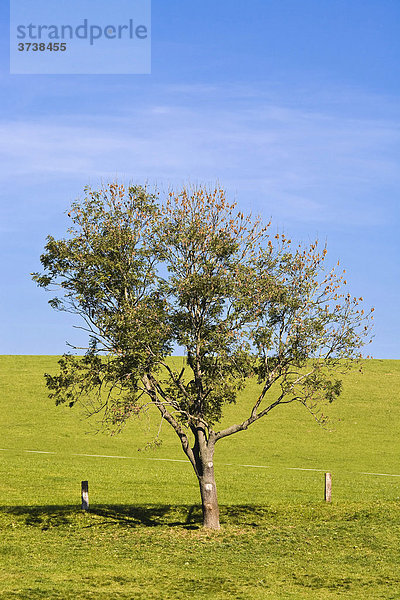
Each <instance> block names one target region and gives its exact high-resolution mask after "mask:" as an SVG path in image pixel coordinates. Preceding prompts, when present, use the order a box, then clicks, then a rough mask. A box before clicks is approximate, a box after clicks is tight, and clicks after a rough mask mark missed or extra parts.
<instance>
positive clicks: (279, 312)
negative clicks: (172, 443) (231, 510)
mask: <svg viewBox="0 0 400 600" xmlns="http://www.w3.org/2000/svg"><path fill="white" fill-rule="evenodd" d="M68 215H69V217H70V218H71V222H72V225H71V228H70V229H69V230H68V236H67V237H66V238H65V239H60V240H56V239H54V238H53V237H48V239H47V244H46V247H45V251H44V253H43V254H42V256H41V262H42V265H43V273H41V274H39V273H35V274H34V276H33V277H34V280H35V281H36V282H37V283H38V285H39V286H42V287H45V288H49V289H57V290H58V293H57V295H56V296H55V297H54V298H52V299H51V300H50V304H51V305H52V306H53V307H54V308H56V309H58V310H66V311H70V312H72V313H76V314H78V315H79V316H80V317H81V318H82V319H83V325H82V327H83V329H84V330H85V331H87V332H88V334H89V343H88V347H87V349H86V353H85V355H84V356H83V357H82V356H76V355H73V354H66V355H64V356H63V358H62V359H61V360H60V371H59V373H58V374H57V375H49V374H47V375H46V378H47V385H48V387H49V388H50V390H51V396H52V397H53V398H55V400H56V402H57V403H63V402H67V403H69V404H70V405H71V406H72V405H74V404H75V403H76V402H78V401H81V402H84V403H85V405H86V407H87V408H88V409H89V412H91V413H101V414H102V415H103V419H104V422H106V423H107V424H108V425H109V426H110V427H111V428H112V429H113V430H118V429H120V428H121V426H122V425H123V424H124V423H125V422H126V420H127V419H128V418H130V417H131V416H133V415H137V414H138V413H140V411H141V410H143V409H144V407H148V406H149V404H150V405H151V406H154V408H155V409H156V410H157V411H159V413H161V416H162V418H163V419H164V420H165V421H166V422H167V423H168V424H169V425H170V426H171V427H172V429H173V430H174V431H175V433H176V435H177V436H178V438H179V440H180V443H181V446H182V449H183V451H184V453H185V454H186V456H187V458H188V459H189V461H190V462H191V464H192V466H193V469H194V472H195V474H196V476H197V478H198V482H199V486H200V493H201V499H202V507H203V523H204V526H205V527H209V528H218V527H219V510H218V501H217V488H216V484H215V477H214V450H215V445H216V444H217V442H219V441H220V440H221V439H223V438H226V437H228V436H230V435H233V434H235V433H238V432H241V431H244V430H246V429H247V428H248V427H250V426H251V425H252V424H253V423H255V422H256V421H258V420H259V419H262V418H264V417H266V416H267V415H268V414H269V412H270V411H271V410H272V409H273V408H275V407H276V406H279V405H282V404H290V403H293V402H298V403H301V404H302V405H303V406H304V407H305V408H307V409H308V410H309V411H310V412H311V413H312V414H313V416H314V417H315V418H316V419H317V420H318V421H320V422H324V419H325V417H324V414H323V410H324V408H323V407H324V405H325V404H326V403H329V402H332V400H334V398H336V397H337V396H339V394H340V391H341V380H340V375H341V374H342V373H343V372H344V371H346V370H347V369H349V368H351V367H352V366H354V364H356V363H357V361H359V360H360V359H361V354H360V349H361V347H362V345H363V344H364V343H365V342H366V341H368V339H369V335H370V325H371V318H372V316H371V312H372V311H368V312H367V313H365V312H364V309H362V308H361V306H360V302H361V301H362V298H355V297H353V296H351V295H350V294H349V293H345V292H343V291H342V287H343V286H344V285H345V284H346V281H345V280H344V274H343V273H344V272H342V273H338V265H337V266H336V267H335V268H332V269H326V268H325V262H326V254H327V251H326V248H325V247H324V248H320V247H319V245H318V242H315V243H312V244H310V245H309V246H307V247H303V246H302V245H297V244H293V243H292V242H291V240H290V239H288V238H287V237H286V236H285V235H284V234H279V233H276V234H275V235H274V234H272V233H271V226H270V224H266V225H263V224H262V222H261V220H260V219H258V218H257V219H255V218H253V217H251V216H250V215H244V214H243V213H242V212H241V211H240V210H238V208H237V206H236V205H235V204H230V203H229V202H228V201H227V199H226V195H225V193H224V190H222V189H220V188H216V189H213V190H208V189H206V188H204V187H198V188H193V189H183V190H182V191H181V192H180V193H173V192H171V193H170V194H169V195H168V196H167V198H166V199H165V200H164V201H162V200H160V198H159V197H158V195H156V194H153V193H150V192H149V191H148V190H147V189H145V188H143V187H140V186H131V187H129V188H125V187H124V186H123V185H119V184H116V183H112V184H109V185H107V186H105V187H103V188H102V189H100V190H92V189H89V188H88V189H86V195H85V198H84V199H83V200H82V201H77V202H75V203H74V204H73V205H72V207H71V209H70V211H69V213H68ZM372 310H373V309H372ZM176 345H178V346H179V347H181V348H183V352H184V361H183V362H182V368H181V369H177V368H175V367H174V366H173V363H172V362H171V361H170V360H168V357H169V356H170V355H171V354H172V351H173V349H174V347H175V348H176ZM252 377H256V378H257V379H258V383H259V385H260V387H259V393H258V395H257V396H256V397H254V398H253V402H252V405H251V408H250V409H249V413H248V416H247V418H245V419H244V420H243V421H242V422H239V423H234V424H232V425H230V426H228V427H226V428H221V427H220V425H219V423H220V422H221V417H222V415H223V410H224V407H225V406H226V405H227V404H229V403H233V402H236V401H238V400H240V392H241V390H243V388H244V387H245V385H246V383H247V382H248V381H249V378H252Z"/></svg>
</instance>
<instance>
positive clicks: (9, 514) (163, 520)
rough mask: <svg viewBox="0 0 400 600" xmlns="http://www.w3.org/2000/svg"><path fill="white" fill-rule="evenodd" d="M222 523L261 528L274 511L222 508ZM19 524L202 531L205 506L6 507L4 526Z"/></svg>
mask: <svg viewBox="0 0 400 600" xmlns="http://www.w3.org/2000/svg"><path fill="white" fill-rule="evenodd" d="M220 511H221V523H222V524H223V523H229V524H230V525H246V526H247V527H249V526H250V527H259V526H260V524H261V522H262V521H263V520H264V519H265V517H268V516H269V517H271V516H273V514H274V512H275V511H274V510H273V509H271V508H270V507H264V506H253V505H240V506H239V505H235V506H221V507H220ZM10 521H11V523H13V522H15V523H16V524H18V523H21V524H24V525H26V526H29V527H37V528H40V529H42V530H47V529H50V528H55V527H61V528H62V527H70V526H73V527H79V528H87V527H107V526H118V527H123V528H135V527H143V526H144V527H181V528H184V529H199V528H200V527H201V525H202V510H201V506H200V505H197V504H193V505H172V504H152V505H150V504H146V505H133V504H112V505H105V504H97V505H96V504H94V505H92V506H91V507H90V510H89V511H87V512H86V511H82V510H81V509H80V508H79V507H77V506H3V507H0V523H1V522H3V523H4V525H5V526H7V524H9V523H10Z"/></svg>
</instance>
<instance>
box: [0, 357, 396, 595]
mask: <svg viewBox="0 0 400 600" xmlns="http://www.w3.org/2000/svg"><path fill="white" fill-rule="evenodd" d="M56 362H57V358H56V357H43V356H36V357H27V356H19V357H15V356H14V357H8V356H3V357H0V415H1V417H0V423H1V442H0V447H1V448H3V449H4V450H2V451H1V452H0V505H2V509H0V526H1V542H0V555H1V557H0V565H1V566H0V598H1V599H3V598H4V599H5V598H7V599H8V598H10V599H11V598H32V599H33V600H35V599H38V598H62V599H64V598H76V597H83V598H91V597H93V598H94V597H95V598H99V599H100V600H101V599H103V598H104V599H105V598H121V599H122V598H127V599H128V598H134V599H135V600H136V599H142V598H143V599H153V598H154V599H155V598H166V599H169V598H171V599H173V598H174V599H175V598H177V599H179V598H187V597H188V596H190V597H191V598H194V599H197V598H203V597H204V598H205V597H206V596H210V595H211V596H212V597H216V598H221V599H225V598H243V599H244V598H246V599H247V598H251V599H253V598H254V599H258V598H274V599H275V598H276V599H278V600H279V599H281V598H282V599H286V598H288V599H289V598H290V599H292V598H293V599H297V598H299V599H303V598H304V599H308V598H312V599H325V598H327V599H328V598H341V597H343V598H346V599H347V598H350V599H352V598H354V599H355V598H368V599H371V600H372V599H377V598H385V599H389V598H396V599H398V598H400V576H399V575H398V574H397V573H398V564H399V559H400V556H399V546H400V544H399V542H400V539H399V537H400V536H399V533H400V532H399V525H400V504H399V503H400V477H389V476H378V475H375V476H373V475H365V474H363V473H365V472H372V473H387V474H391V475H400V464H399V457H400V453H399V450H400V444H399V441H398V437H399V424H400V403H399V398H400V394H399V390H400V361H389V360H388V361H379V360H374V361H370V362H368V364H367V366H366V368H365V372H364V374H360V373H359V372H355V373H353V374H351V375H348V376H347V377H346V380H345V384H344V391H343V395H342V396H341V398H340V399H339V400H338V401H337V402H336V403H334V404H333V405H332V408H331V413H330V414H331V417H332V430H326V429H322V428H320V427H319V426H318V425H317V424H316V423H315V422H314V421H313V419H312V417H311V416H310V415H309V414H308V413H306V412H305V410H304V409H302V407H300V406H295V405H289V406H286V407H282V408H278V409H275V410H274V411H272V413H271V414H270V416H269V417H268V418H267V419H265V420H264V421H260V422H259V423H257V424H256V425H255V426H254V427H252V428H250V429H249V430H248V431H247V432H243V433H239V434H237V435H235V436H233V437H231V438H227V439H225V440H221V442H220V443H219V444H218V445H217V449H216V457H215V465H216V473H217V485H218V495H219V500H220V504H221V520H222V525H223V527H222V530H221V531H220V532H217V533H207V532H204V531H202V530H201V528H200V509H199V506H198V504H199V494H198V488H197V482H196V480H195V477H194V474H193V473H192V470H191V467H190V465H189V464H187V463H186V462H172V461H164V460H159V459H165V458H170V459H178V460H184V456H183V454H182V451H181V450H180V447H179V443H177V440H176V439H175V436H174V434H173V433H172V432H170V431H169V430H168V429H167V428H166V426H163V431H162V437H163V445H162V447H161V448H160V449H158V450H153V449H150V450H142V451H140V452H139V451H138V448H143V447H144V446H145V444H146V440H147V439H148V437H149V436H150V437H151V436H154V435H155V434H156V433H157V430H158V425H159V422H158V420H157V418H156V417H155V416H152V415H149V416H148V417H143V418H142V419H141V420H140V421H139V422H135V423H130V424H129V426H128V427H127V428H126V429H125V430H124V432H123V433H122V434H121V435H119V436H114V437H110V436H107V435H105V434H101V433H99V434H97V435H96V434H94V433H93V429H94V425H93V424H91V422H90V421H87V420H84V419H82V415H81V414H80V413H79V411H78V410H75V409H72V410H71V409H69V408H66V407H64V406H62V407H55V406H53V404H52V402H51V401H50V400H49V399H48V398H47V392H46V389H45V386H44V380H43V372H45V371H49V372H54V371H55V370H56ZM255 391H256V390H255V389H254V387H253V388H251V386H250V387H249V389H248V390H246V393H245V394H244V397H243V401H242V402H241V403H239V404H238V405H237V406H232V407H229V410H228V411H227V416H226V421H227V422H233V421H237V420H239V419H240V418H241V417H242V416H244V415H245V410H246V406H248V403H249V401H250V399H251V397H252V394H254V393H255ZM339 419H340V420H339ZM91 430H92V433H86V432H90V431H91ZM26 450H41V451H47V452H53V453H54V454H34V453H28V452H26ZM74 454H106V455H118V456H126V457H129V458H111V459H109V458H98V457H85V456H74ZM241 465H259V466H258V467H257V466H254V467H245V466H241ZM262 465H263V466H265V467H268V468H260V466H262ZM293 468H308V469H322V471H323V470H329V471H332V473H333V503H332V505H326V504H325V503H324V502H323V472H322V471H312V470H310V471H299V470H293ZM82 479H88V480H89V486H90V501H91V511H90V513H89V514H84V513H82V512H81V511H80V510H79V491H80V481H81V480H82Z"/></svg>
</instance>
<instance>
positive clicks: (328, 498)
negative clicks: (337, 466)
mask: <svg viewBox="0 0 400 600" xmlns="http://www.w3.org/2000/svg"><path fill="white" fill-rule="evenodd" d="M325 502H332V474H331V473H325Z"/></svg>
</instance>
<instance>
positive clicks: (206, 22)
mask: <svg viewBox="0 0 400 600" xmlns="http://www.w3.org/2000/svg"><path fill="white" fill-rule="evenodd" d="M100 3H101V2H99V1H97V2H96V4H97V5H98V4H100ZM89 4H90V2H89ZM93 4H95V3H94V1H93ZM114 4H118V0H117V1H116V2H115V3H114ZM8 23H9V14H8V9H7V7H6V6H5V3H2V8H1V36H0V40H1V41H0V47H1V53H0V56H1V58H0V61H1V62H0V64H1V70H0V87H1V93H0V153H1V161H0V183H1V190H2V191H1V200H0V203H1V204H0V244H1V266H0V268H1V291H0V310H1V324H0V353H1V354H60V353H63V352H64V351H65V350H66V345H65V342H66V340H68V341H70V342H77V341H79V339H80V338H79V335H78V332H77V331H76V330H74V329H73V328H72V325H73V324H74V320H73V318H72V317H69V316H68V315H62V314H60V313H56V312H54V311H52V310H51V309H50V308H49V307H48V305H47V299H48V298H47V296H46V294H45V292H43V291H42V290H40V289H38V288H36V287H35V285H34V284H33V282H32V281H31V280H30V276H29V273H30V272H31V271H35V270H38V269H39V260H38V259H39V255H40V253H41V250H42V249H43V245H44V242H45V237H46V235H47V234H49V233H51V234H53V235H55V236H62V235H63V234H64V232H65V228H66V218H65V215H64V211H65V210H66V209H67V208H68V206H69V204H70V203H71V201H72V200H74V199H75V198H76V197H79V196H81V195H82V191H83V187H84V186H85V185H86V184H88V183H89V184H91V185H93V186H97V185H99V184H100V183H101V181H102V180H104V181H107V180H109V179H114V178H115V177H117V178H118V179H120V180H123V181H134V182H137V183H141V182H144V181H146V180H147V181H149V182H151V183H157V184H158V185H159V186H160V187H163V186H165V187H167V186H168V185H169V184H173V185H175V186H179V185H181V184H184V183H187V182H194V183H196V182H198V183H207V184H212V183H214V182H215V181H216V180H218V181H219V182H220V183H221V184H222V185H223V186H224V187H225V188H226V189H227V191H228V193H229V195H230V197H231V198H234V199H236V200H237V201H238V203H239V205H240V206H241V207H242V208H243V209H244V210H246V209H247V210H251V211H252V212H254V213H261V214H262V215H263V216H264V217H265V219H268V220H269V218H270V217H272V220H273V224H274V227H276V228H278V229H280V230H284V231H285V232H287V233H288V234H290V235H291V236H292V237H295V238H296V239H299V240H303V241H305V242H308V241H310V240H312V239H314V238H315V237H316V236H317V237H318V238H319V239H320V240H321V242H323V243H325V241H326V242H327V244H328V257H330V260H331V262H332V264H333V263H335V262H336V261H337V260H338V259H340V261H341V264H342V265H343V266H344V267H345V268H346V270H347V274H348V281H349V289H350V291H351V292H353V293H354V294H357V295H362V296H364V298H365V299H366V301H367V304H368V305H370V306H374V307H375V315H376V318H375V321H376V324H375V338H374V341H373V344H371V346H370V347H369V348H368V352H370V353H372V354H373V356H374V357H376V358H400V318H399V311H398V308H399V301H398V298H399V296H400V269H399V254H400V252H399V245H400V244H399V234H398V229H399V212H400V211H399V191H400V168H399V158H400V143H399V142H400V102H399V99H400V98H399V96H400V72H399V71H400V42H399V38H400V36H399V35H398V32H399V30H400V2H399V1H398V0H351V2H349V1H348V0H345V1H344V0H343V1H342V0H301V1H300V0H247V1H244V0H237V1H234V0H229V1H228V0H220V1H219V2H218V3H216V2H215V0H214V1H213V2H211V1H209V0H203V1H202V2H190V1H188V0H168V2H165V0H164V1H162V0H153V2H152V73H151V75H88V76H84V75H10V74H9V50H8V35H9V25H8Z"/></svg>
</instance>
